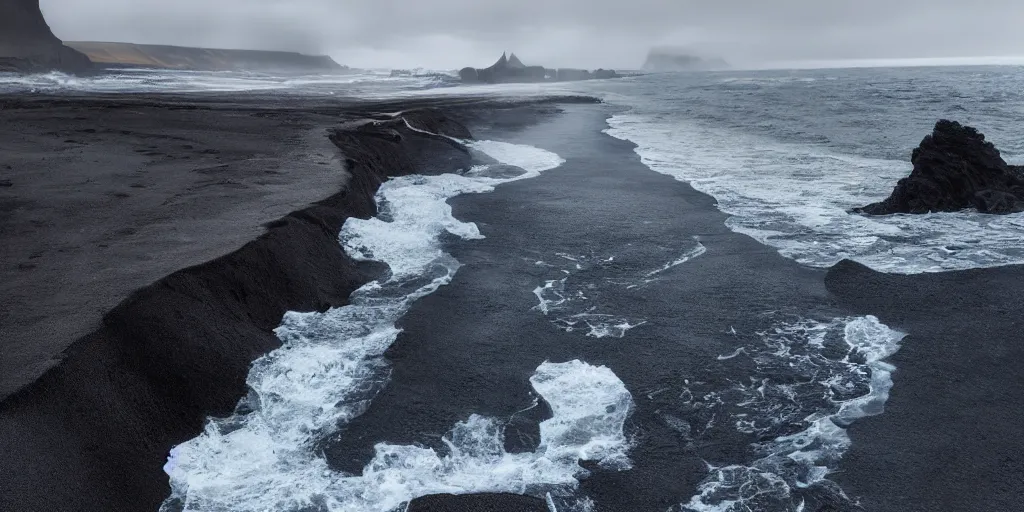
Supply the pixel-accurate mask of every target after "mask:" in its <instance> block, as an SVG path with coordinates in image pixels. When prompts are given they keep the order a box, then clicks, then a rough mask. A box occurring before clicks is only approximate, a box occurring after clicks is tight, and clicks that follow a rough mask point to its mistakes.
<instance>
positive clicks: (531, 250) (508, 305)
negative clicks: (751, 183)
mask: <svg viewBox="0 0 1024 512" xmlns="http://www.w3.org/2000/svg"><path fill="white" fill-rule="evenodd" d="M569 110H570V114H569V115H565V116H562V117H558V118H555V119H552V120H550V121H549V122H547V123H545V124H543V125H541V126H538V127H534V128H531V129H530V130H528V131H526V132H518V133H515V134H510V133H509V132H508V131H507V130H504V127H503V126H502V123H501V122H500V120H499V121H496V122H495V123H492V125H493V126H494V127H495V130H494V131H493V133H492V130H489V129H488V126H486V123H484V125H481V122H482V121H483V120H479V119H477V120H475V122H474V124H471V126H472V127H473V129H474V133H475V134H476V135H477V137H478V138H482V139H486V138H488V137H489V136H492V137H494V138H501V139H502V140H509V141H511V142H522V143H526V144H532V145H535V146H538V147H541V148H545V149H548V150H551V151H554V152H556V153H558V154H560V155H561V156H563V157H564V158H566V159H567V160H568V161H567V163H566V164H565V165H563V166H562V167H560V168H558V169H555V170H551V171H548V172H546V173H545V174H544V175H542V176H541V177H539V178H535V179H531V180H525V181H520V182H516V183H512V184H507V185H502V186H500V187H498V189H497V190H496V191H495V192H493V193H491V194H483V195H466V196H461V197H458V198H455V199H453V200H451V201H450V202H451V203H452V205H453V208H454V213H455V215H456V217H458V218H460V219H463V220H467V221H473V222H476V223H477V224H478V225H479V227H480V229H481V232H482V233H483V234H484V235H485V236H486V237H487V238H486V239H484V240H474V241H468V242H466V241H461V240H450V242H449V244H448V249H449V251H450V252H451V253H452V254H453V255H454V256H455V257H456V258H457V259H458V260H459V261H461V262H462V263H464V264H465V266H464V267H463V268H461V269H460V270H459V272H458V274H457V275H456V277H455V279H454V280H453V282H452V283H451V284H450V285H449V286H446V287H442V288H441V289H440V290H438V291H437V292H436V293H435V294H433V295H431V296H428V297H426V298H424V299H421V300H420V301H419V302H418V303H417V304H416V305H414V307H413V308H412V310H411V311H410V312H409V313H408V315H407V316H406V317H405V318H404V319H403V321H402V327H403V328H404V329H405V332H404V333H403V334H402V335H401V336H400V337H399V339H398V341H397V342H396V344H395V345H394V346H393V347H392V349H391V350H390V351H389V353H388V357H389V359H390V360H391V362H392V364H393V373H392V374H391V383H390V384H389V385H388V387H387V388H386V389H385V390H384V391H383V392H382V393H381V394H380V395H379V396H378V397H377V398H376V399H375V401H374V403H373V404H372V406H371V407H370V410H369V411H367V413H366V414H364V415H363V416H362V417H360V418H358V419H356V420H355V421H354V422H353V423H352V424H350V425H349V426H348V427H347V429H346V430H345V431H343V432H341V433H339V434H338V436H337V437H336V438H335V439H334V440H332V441H331V442H329V443H328V445H327V450H326V453H327V455H328V459H329V460H330V462H331V463H332V464H333V465H334V466H335V467H336V468H338V469H343V470H346V471H353V472H359V471H360V469H361V466H362V465H363V464H365V463H366V462H367V461H368V460H369V458H370V457H371V455H372V446H373V444H374V443H376V442H381V441H386V442H389V443H418V444H421V445H424V446H430V447H434V448H435V449H437V450H438V451H439V452H441V453H444V452H445V451H446V449H445V447H444V446H442V444H441V443H440V442H439V439H440V438H441V437H442V436H443V435H444V434H445V433H446V432H447V430H448V429H450V428H451V426H452V425H453V424H454V423H455V422H457V421H460V420H464V419H466V418H467V417H468V416H469V415H470V414H473V413H476V414H484V415H490V416H494V417H500V418H510V417H512V416H513V413H515V412H516V411H519V410H521V409H523V408H524V407H526V406H527V405H528V404H529V403H530V400H531V399H532V395H531V389H530V386H529V382H528V379H529V377H530V376H531V375H532V373H533V372H534V370H535V368H536V367H537V365H539V364H540V363H541V362H543V361H545V360H550V361H555V362H560V361H566V360H571V359H577V358H579V359H582V360H585V361H587V362H589V363H591V364H603V365H607V366H608V367H610V368H611V369H612V370H613V371H614V372H615V373H616V375H618V377H619V378H620V379H622V380H623V381H624V382H625V384H626V386H627V387H628V389H629V390H630V392H631V393H632V395H633V398H634V400H635V402H636V410H635V411H634V412H633V414H632V416H631V418H630V419H629V420H628V422H627V434H629V435H631V436H632V437H633V439H634V441H635V446H634V447H633V449H632V451H631V455H632V459H633V461H634V467H633V469H632V470H629V471H625V472H620V473H617V472H609V471H605V470H601V469H599V468H591V469H595V472H594V474H593V475H592V476H591V477H590V478H589V479H587V480H584V482H583V485H582V489H581V493H582V494H585V495H588V496H589V497H591V498H593V499H594V501H595V502H596V504H597V510H609V511H626V510H629V511H644V510H665V509H666V508H667V507H669V506H671V505H674V504H678V503H680V502H685V501H687V500H688V499H689V498H690V497H691V496H692V495H693V494H694V493H695V486H696V485H697V484H698V483H699V482H700V481H701V480H702V479H703V478H705V476H707V471H706V468H705V466H704V462H703V461H704V460H707V461H709V462H714V463H720V464H721V463H730V462H742V461H744V460H749V459H748V456H749V453H745V446H746V443H749V442H751V441H753V440H752V439H749V438H746V437H744V436H741V435H739V434H737V433H735V432H734V431H732V426H731V425H727V426H726V427H725V428H722V429H712V430H711V431H710V432H709V433H707V435H705V436H698V437H696V438H694V439H684V438H683V437H682V436H680V435H679V434H678V433H677V432H676V431H674V430H672V429H670V428H669V427H668V425H667V422H666V421H665V419H666V417H668V416H669V415H673V414H676V413H677V410H676V403H675V402H676V401H677V400H678V397H679V396H680V392H681V391H680V387H681V383H682V382H683V381H684V379H691V380H694V379H697V378H703V379H705V380H712V381H714V380H715V379H721V378H722V376H724V375H737V374H738V375H743V373H741V372H743V370H744V369H743V368H741V367H738V366H737V365H741V364H742V362H740V361H737V360H739V359H742V358H736V359H734V360H728V361H717V360H716V357H715V356H717V355H719V354H727V353H730V352H731V351H732V349H733V347H735V346H736V344H737V338H734V337H733V335H732V334H731V332H730V331H731V329H733V328H735V330H736V332H737V333H738V335H739V337H749V336H750V333H752V332H754V331H756V330H758V329H762V328H764V327H766V325H765V323H764V322H765V320H764V317H763V316H761V315H760V313H763V312H767V311H779V312H781V313H784V314H786V313H788V314H794V315H802V316H805V317H815V318H818V319H827V318H830V317H833V316H847V315H857V314H862V315H867V314H873V315H877V316H879V317H880V319H881V321H883V322H884V323H886V324H887V325H889V326H891V327H893V328H896V329H900V330H902V331H904V332H909V333H911V334H910V335H909V336H908V337H907V338H906V339H905V340H904V342H903V348H902V350H901V351H900V352H898V353H897V355H896V356H895V357H893V358H891V361H892V362H893V363H894V364H895V365H896V366H897V371H896V372H895V374H894V378H895V387H894V389H893V391H892V396H891V398H890V400H889V402H888V404H887V406H886V412H885V413H884V414H883V415H881V416H876V417H872V418H863V419H861V420H859V421H857V422H856V423H855V424H854V425H853V427H852V429H851V436H852V438H853V448H852V449H851V450H850V451H849V452H848V453H847V455H846V457H845V458H844V459H843V461H842V463H841V464H840V470H839V473H837V474H834V475H833V477H832V478H833V479H834V480H836V481H838V482H839V483H840V484H841V485H842V486H843V487H844V489H845V490H846V492H847V494H848V495H850V496H851V497H854V498H855V499H858V500H860V502H861V504H862V505H863V507H864V508H865V509H866V510H871V511H892V512H902V511H917V510H920V511H922V512H923V511H965V512H966V511H978V510H1017V509H1019V508H1020V507H1019V496H1021V495H1022V493H1024V460H1022V457H1024V456H1022V453H1024V450H1022V448H1024V446H1022V444H1024V441H1022V438H1021V435H1020V433H1021V432H1022V431H1021V427H1020V425H1022V424H1024V418H1022V417H1021V416H1022V409H1021V407H1020V404H1022V403H1024V370H1022V368H1024V366H1022V365H1021V364H1020V361H1022V360H1024V357H1022V356H1024V354H1022V351H1024V344H1022V343H1021V342H1022V335H1021V333H1020V323H1021V321H1020V320H1019V312H1020V311H1021V310H1022V304H1021V302H1022V300H1024V299H1022V298H1021V293H1020V290H1021V289H1022V285H1024V280H1022V275H1021V272H1020V268H1019V267H1006V268H998V269H988V270H974V271H967V272H950V273H942V274H929V275H919V276H891V275H884V274H880V273H877V272H874V271H871V270H870V269H867V268H865V267H863V266H860V265H857V264H854V263H851V262H843V263H841V264H839V265H837V266H836V267H835V268H834V269H832V270H831V271H830V272H828V273H827V276H826V274H825V272H822V271H818V270H812V269H807V268H803V267H800V266H798V265H796V264H795V263H793V262H792V261H790V260H787V259H784V258H782V257H780V256H779V255H777V254H776V253H775V251H774V250H772V249H770V248H768V247H765V246H762V245H760V244H758V243H756V242H754V241H753V240H752V239H750V238H747V237H745V236H741V235H737V234H735V233H732V232H731V231H728V230H727V229H726V228H725V226H724V220H725V216H724V215H723V214H721V213H720V212H718V211H717V209H716V208H714V200H713V199H712V198H710V197H708V196H706V195H703V194H700V193H698V192H696V191H694V190H693V189H692V188H691V187H689V186H687V185H686V184H683V183H680V182H678V181H675V180H673V179H670V178H668V177H665V176H662V175H659V174H656V173H654V172H652V171H650V170H648V169H647V168H646V167H644V166H643V165H642V164H641V163H640V162H639V159H638V157H637V156H636V155H635V154H634V153H633V151H632V150H633V145H632V144H630V143H627V142H623V141H620V140H617V139H614V138H612V137H609V136H606V135H603V134H600V133H598V131H599V130H600V129H601V128H603V127H604V126H605V125H604V120H605V118H606V117H607V115H608V110H607V109H606V108H604V107H580V106H576V107H572V108H570V109H569ZM723 150H726V149H723ZM693 236H699V237H700V240H701V241H702V243H703V244H704V245H705V246H706V247H707V249H708V252H707V254H705V255H703V256H700V257H698V258H696V259H694V260H692V261H690V262H688V263H685V264H683V265H681V266H679V267H676V268H675V269H673V270H672V271H670V272H669V273H666V274H665V275H664V277H663V280H661V281H660V282H656V283H654V284H652V285H651V286H650V287H648V288H647V289H645V290H643V291H642V292H639V293H636V294H630V293H625V292H621V291H620V292H618V294H609V293H605V294H603V295H602V302H603V303H602V310H603V311H610V312H616V313H619V314H623V315H626V316H632V317H643V318H646V319H647V321H648V323H647V324H646V325H643V326H640V327H638V328H636V329H634V330H632V331H630V332H629V333H628V334H627V335H626V337H625V338H623V339H617V338H603V339H593V338H585V337H584V336H583V334H582V333H580V332H575V333H565V332H562V331H560V330H557V329H556V328H555V327H554V326H553V325H551V324H550V323H549V322H548V319H546V318H545V317H543V316H542V315H541V314H540V313H539V312H538V311H535V310H531V308H533V307H534V306H536V305H537V299H536V298H535V296H534V295H533V293H532V290H533V289H534V288H535V287H537V286H538V285H540V284H542V283H543V281H544V280H545V279H551V278H552V277H551V274H550V273H546V272H545V271H544V270H543V269H541V268H538V266H537V265H536V264H535V262H536V261H538V260H543V261H546V262H556V261H557V257H556V256H555V255H554V253H556V252H564V253H569V254H577V255H578V254H594V255H598V256H602V257H604V256H610V255H616V256H617V258H616V260H615V261H616V263H615V265H612V266H605V267H602V268H601V269H600V270H597V271H594V273H593V275H592V281H593V282H595V283H596V282H600V280H601V279H602V278H607V277H612V278H617V277H619V276H621V275H622V274H623V273H629V272H632V271H635V270H636V268H635V267H636V266H637V265H638V263H637V262H643V264H646V265H650V264H651V262H659V261H667V260H670V259H671V257H672V256H673V255H675V254H678V253H679V252H681V249H680V248H679V247H680V246H681V245H682V244H680V241H688V240H689V239H690V238H691V237H693ZM641 266H642V265H641ZM826 287H827V290H826ZM769 317H770V318H777V317H776V316H771V315H770V316H769ZM722 385H725V383H722V382H719V383H717V384H716V383H714V382H713V383H712V387H718V386H722ZM546 414H547V415H549V414H550V413H549V412H543V411H542V412H540V413H538V414H534V415H533V417H532V418H530V419H529V421H527V422H525V423H526V424H524V422H523V421H522V417H521V416H517V418H518V420H517V421H514V422H512V423H511V424H510V427H509V435H508V439H507V441H506V445H507V446H506V448H507V449H509V450H511V451H524V450H532V449H533V448H534V447H535V446H536V442H537V431H536V422H537V421H541V420H543V419H544V418H546V417H547V416H546ZM678 414H679V416H681V417H685V416H684V415H683V414H682V413H678ZM444 500H445V498H444V497H432V498H431V499H430V503H431V505H432V506H436V507H440V508H437V510H453V511H454V510H467V509H464V508H463V507H462V506H461V503H460V502H456V501H452V502H450V503H448V506H447V508H445V507H444V503H445V501H444ZM807 505H808V506H807V508H806V510H821V511H835V510H844V509H846V508H848V507H844V506H829V505H828V504H821V503H818V504H815V503H814V502H813V501H812V502H809V503H808V504H807ZM471 510H477V509H471ZM479 510H486V509H485V508H481V509H479ZM524 510H530V509H529V508H526V509H524Z"/></svg>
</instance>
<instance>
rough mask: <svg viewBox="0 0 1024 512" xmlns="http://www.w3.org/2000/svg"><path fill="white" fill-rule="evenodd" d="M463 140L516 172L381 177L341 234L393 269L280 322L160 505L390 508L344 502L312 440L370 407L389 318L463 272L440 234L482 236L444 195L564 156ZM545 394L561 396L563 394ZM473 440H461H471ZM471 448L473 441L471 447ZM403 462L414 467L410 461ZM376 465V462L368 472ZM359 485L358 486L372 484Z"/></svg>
mask: <svg viewBox="0 0 1024 512" xmlns="http://www.w3.org/2000/svg"><path fill="white" fill-rule="evenodd" d="M469 145H470V146H471V147H473V148H475V149H477V150H479V151H483V152H485V153H488V154H491V153H492V152H493V154H491V156H492V158H494V159H495V160H498V161H499V162H502V163H503V164H505V165H517V166H519V167H521V169H522V170H521V172H519V173H518V174H517V175H516V176H512V177H505V178H496V177H492V176H487V175H486V174H487V173H485V172H484V173H476V174H474V173H466V174H462V175H460V174H444V175H439V176H416V175H414V176H405V177H401V178H395V179H392V180H389V181H387V182H386V183H384V184H383V185H382V186H381V187H380V190H379V191H378V193H377V201H378V204H379V206H380V214H379V215H378V216H377V217H375V218H372V219H368V220H362V219H349V220H348V221H347V222H346V223H345V225H344V227H343V228H342V231H341V234H340V242H341V244H342V245H343V247H344V249H345V251H346V252H347V253H348V254H349V255H350V256H352V257H353V258H355V259H357V260H374V261H381V262H384V263H386V264H387V265H388V266H389V267H390V273H389V274H388V275H387V276H385V277H383V278H381V279H379V280H377V281H373V282H371V283H368V284H367V285H365V286H363V287H362V288H360V289H359V290H357V291H356V292H354V293H353V294H352V296H351V298H350V305H348V306H344V307H340V308H333V309H331V310H329V311H327V312H324V313H295V312H292V313H288V314H286V315H285V317H284V318H283V320H282V322H281V325H280V327H278V329H277V330H276V333H277V335H278V337H279V338H280V339H281V342H282V347H281V348H279V349H278V350H275V351H273V352H270V353H268V354H266V355H265V356H263V357H261V358H260V359H257V360H256V361H255V362H254V363H253V366H252V369H251V370H250V373H249V376H248V379H247V384H248V387H249V390H250V391H249V394H248V396H247V397H246V398H244V399H243V400H242V401H241V402H240V403H239V405H238V407H237V409H236V411H235V414H233V415H232V416H230V417H227V418H211V419H210V420H209V421H208V422H207V425H206V428H205V430H204V432H203V433H202V434H201V435H200V436H198V437H196V438H194V439H192V440H190V441H187V442H185V443H182V444H181V445H178V446H177V447H175V448H174V449H173V450H172V451H171V454H170V456H169V457H168V461H167V464H166V466H165V471H166V472H167V474H168V475H169V476H170V477H171V478H170V482H171V488H172V494H171V497H170V498H168V500H167V501H166V502H165V503H164V506H163V507H162V509H163V510H167V511H171V510H187V511H222V510H223V511H227V510H231V511H250V510H251V511H257V510H259V511H262V510H300V509H304V510H308V509H309V508H310V507H313V508H316V507H320V508H318V510H322V509H323V507H328V508H327V510H389V509H388V508H380V507H379V506H376V505H373V506H371V505H372V504H373V503H375V502H374V501H373V500H371V499H366V500H363V501H362V503H367V504H368V505H366V507H369V508H356V509H352V508H345V507H347V506H348V505H346V503H360V501H359V500H358V499H355V498H353V497H352V496H351V495H345V494H341V493H345V492H355V490H353V489H352V488H351V486H352V485H353V484H351V482H349V483H346V482H348V480H346V479H348V478H350V477H349V476H347V475H341V474H339V473H336V472H334V471H332V470H331V469H330V468H329V467H328V465H327V461H326V460H325V459H324V458H323V457H322V455H321V454H320V453H319V452H318V451H317V449H316V446H317V443H318V442H319V441H320V440H322V439H324V438H325V437H326V436H328V435H330V434H331V433H333V432H335V431H337V429H338V428H339V427H340V426H342V425H344V424H345V423H346V422H347V421H349V420H351V419H352V418H354V417H356V416H358V415H360V414H362V412H364V411H365V409H366V407H367V406H368V404H369V403H370V401H371V400H372V399H373V397H374V396H375V395H376V393H377V392H378V391H379V390H380V389H381V388H382V387H383V386H384V385H385V384H386V382H387V377H388V374H387V363H386V361H385V360H384V359H383V354H384V351H385V350H386V349H387V348H388V347H389V346H390V345H391V344H392V343H393V342H394V341H395V339H396V338H397V336H398V334H399V332H400V331H399V329H398V328H396V327H395V323H396V322H397V320H398V319H399V318H401V316H402V315H403V314H405V312H406V311H407V310H408V309H409V307H410V306H411V305H412V303H413V302H415V301H416V300H417V299H419V298H421V297H423V296H425V295H427V294H430V293H432V292H434V291H435V290H437V289H438V288H439V287H440V286H443V285H445V284H447V283H449V282H450V281H451V279H452V277H453V276H454V274H455V272H456V271H457V270H458V268H459V262H458V261H456V260H455V259H454V258H453V257H451V256H450V255H448V254H447V253H445V252H444V251H443V250H442V248H441V244H440V241H439V239H440V237H441V235H442V234H443V233H446V232H447V233H451V234H453V235H456V236H460V237H463V238H480V237H481V235H480V233H479V230H478V229H477V227H476V225H474V224H472V223H466V222H461V221H459V220H457V219H455V218H454V217H453V216H452V212H451V207H450V206H449V205H448V204H447V202H446V201H447V199H448V198H451V197H454V196H456V195H459V194H464V193H481V192H488V191H491V190H493V188H494V187H495V186H497V185H500V184H501V183H506V182H509V181H513V180H517V179H523V178H527V177H531V176H536V175H538V174H539V173H540V172H542V171H545V170H548V169H552V168H554V167H557V166H558V165H561V163H562V159H561V158H559V157H558V156H557V155H554V154H553V153H550V152H547V151H544V150H541V149H538V148H534V147H531V146H522V145H515V144H507V143H496V142H487V141H481V142H472V143H470V144H469ZM503 158H504V159H505V160H504V161H503V160H502V159H503ZM545 372H549V373H550V372H557V368H555V369H551V368H548V367H542V369H541V370H540V371H539V373H538V375H540V376H541V377H538V378H541V379H543V376H544V375H547V373H545ZM584 373H586V372H584ZM574 375H575V374H574ZM541 385H542V386H543V384H541ZM551 399H552V400H553V401H555V402H557V401H558V400H559V396H558V395H557V394H556V395H555V396H552V398H551ZM485 423H486V421H485V420H484V419H476V420H472V419H471V423H468V424H466V425H463V426H461V427H458V426H457V427H456V429H455V430H453V436H454V437H453V439H456V438H458V439H462V438H463V437H464V436H462V435H461V434H459V433H460V432H472V433H474V434H473V436H476V437H475V438H478V437H479V435H478V434H480V433H481V432H485V431H489V430H488V429H487V428H484V426H485ZM550 434H551V433H550V432H549V435H550ZM473 436H470V437H473ZM470 437H465V439H466V440H467V442H468V439H469V438H470ZM481 442H482V441H481ZM453 443H455V445H456V446H457V445H458V443H457V442H456V441H453ZM555 446H556V447H565V446H566V445H565V444H557V443H556V445H555ZM588 449H590V448H588ZM403 450H404V449H403ZM466 450H468V451H467V453H469V452H473V450H475V448H472V449H471V447H468V445H467V448H466ZM410 453H412V452H410ZM473 453H475V452H473ZM594 453H597V452H594ZM607 457H611V455H608V456H607ZM454 460H456V461H460V460H462V459H458V458H456V459H454ZM473 460H477V459H473ZM404 464H406V465H407V466H409V467H416V466H415V463H414V460H413V459H409V460H407V461H406V462H405V463H404ZM379 467H381V466H380V464H379V463H378V464H377V465H373V464H371V469H373V468H379ZM372 472H373V471H371V473H372ZM389 474H390V473H389ZM356 487H357V488H358V489H361V490H358V489H357V490H358V492H359V493H362V494H365V493H367V492H369V490H368V489H369V488H361V487H359V486H356ZM380 499H384V497H383V496H382V497H380ZM374 507H376V508H374Z"/></svg>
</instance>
